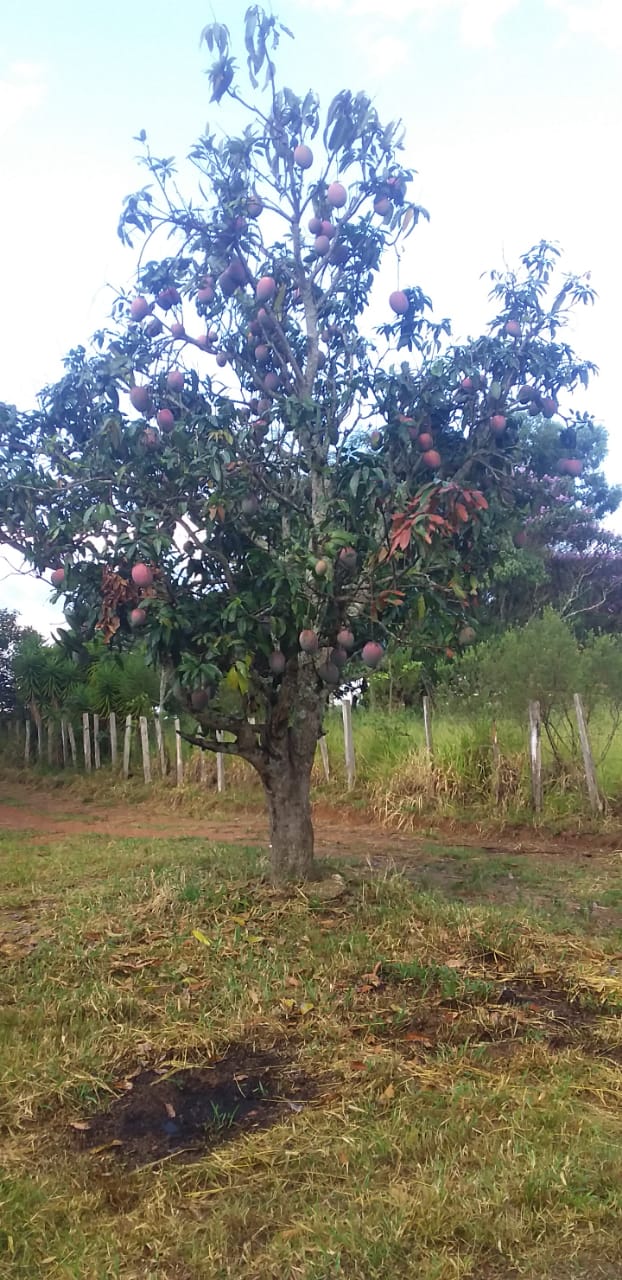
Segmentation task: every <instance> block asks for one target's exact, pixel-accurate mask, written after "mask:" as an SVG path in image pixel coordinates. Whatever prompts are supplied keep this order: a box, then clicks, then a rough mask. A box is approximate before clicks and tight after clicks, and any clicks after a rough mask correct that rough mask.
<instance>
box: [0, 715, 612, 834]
mask: <svg viewBox="0 0 622 1280" xmlns="http://www.w3.org/2000/svg"><path fill="white" fill-rule="evenodd" d="M341 710H342V719H343V738H344V759H345V774H346V783H347V789H348V791H351V790H352V789H353V788H354V786H355V783H356V756H355V745H354V735H353V723H352V702H351V701H350V699H349V698H345V697H344V699H343V701H342V702H341ZM574 711H575V718H576V724H577V730H578V742H579V745H580V749H581V759H582V764H583V773H584V777H585V786H586V791H587V797H588V801H589V805H590V808H591V810H592V812H593V813H594V814H602V813H603V812H604V809H605V800H604V797H603V794H602V792H601V789H600V787H599V784H598V777H597V772H596V766H595V762H594V756H593V753H592V748H591V743H590V737H589V732H588V726H587V720H586V716H585V710H584V707H583V702H582V699H581V697H580V695H579V694H578V693H576V694H575V695H574ZM75 719H76V721H77V720H78V719H79V720H80V721H81V725H82V751H81V753H80V757H81V758H80V764H81V765H82V767H83V768H84V770H85V771H86V773H91V772H92V770H93V767H94V768H95V770H100V769H101V768H102V764H109V765H110V766H111V767H112V769H113V770H115V769H116V768H117V767H118V760H119V733H120V727H119V726H118V725H117V718H116V716H115V714H114V712H111V713H110V716H109V717H108V718H107V732H106V728H103V727H102V719H101V718H100V717H99V716H98V715H97V714H93V716H92V717H91V715H90V713H89V712H87V711H85V712H83V713H82V714H81V715H80V716H78V715H76V717H75ZM91 720H92V728H91ZM150 722H151V724H152V726H153V733H151V730H150ZM103 724H104V725H106V718H104V720H103ZM525 724H526V728H527V730H528V750H527V759H528V764H529V773H530V780H531V799H532V807H533V810H534V813H535V814H536V815H540V814H541V812H542V808H543V801H544V796H543V790H544V784H543V768H542V731H543V726H542V715H541V709H540V704H539V702H537V701H532V702H530V703H529V704H528V707H527V715H526V720H525ZM166 725H168V726H169V728H170V729H172V730H173V732H174V738H175V768H174V771H173V773H172V779H171V780H172V781H173V782H174V783H175V784H176V785H177V786H178V787H183V785H184V780H185V777H186V769H185V764H186V762H185V761H184V756H183V754H182V738H181V722H180V719H179V718H178V717H175V718H172V717H168V716H163V715H162V714H161V712H160V709H159V708H158V709H157V711H156V712H155V714H153V715H152V716H149V717H147V716H138V717H132V716H131V715H128V716H126V718H125V725H124V730H123V744H122V747H123V750H122V765H121V769H122V776H123V778H124V779H127V778H129V777H130V773H131V766H132V749H133V745H134V742H135V741H136V743H138V740H140V764H139V761H138V760H136V759H135V760H134V762H133V763H134V766H135V768H138V767H140V769H141V772H142V775H143V778H144V781H145V784H146V785H150V784H151V783H152V781H153V780H154V778H155V777H156V776H157V777H160V778H166V777H167V776H168V774H169V760H168V755H167V746H166V741H165V736H164V726H166ZM33 726H34V730H33ZM422 726H423V734H424V743H425V746H424V747H423V748H422V749H423V750H424V751H425V756H426V759H427V760H428V762H431V761H432V759H433V705H432V701H431V699H430V698H429V697H427V696H426V697H424V698H423V699H422ZM22 730H23V746H22ZM3 732H6V734H7V735H8V737H9V741H10V743H11V747H12V754H13V755H14V756H15V755H16V756H17V757H18V758H21V759H23V762H24V765H26V766H30V765H32V764H33V763H34V764H41V763H42V762H43V751H44V746H43V736H44V722H43V720H42V718H41V716H40V715H39V714H37V712H36V709H35V711H34V713H33V714H32V715H29V716H27V717H26V718H25V719H24V720H21V721H20V720H17V719H4V720H0V734H2V733H3ZM91 732H92V737H91ZM35 734H36V737H35ZM45 737H46V753H45V754H46V760H47V764H48V767H54V765H58V766H62V767H63V768H65V769H66V768H69V767H70V766H71V767H73V768H74V769H76V768H77V767H78V753H77V750H76V735H75V729H74V724H73V722H72V720H71V719H70V718H69V717H67V716H59V717H56V716H53V715H50V716H49V717H48V716H46V719H45ZM216 737H217V739H218V741H219V742H224V740H225V735H224V733H222V732H221V731H218V732H217V733H216ZM33 740H34V753H33ZM152 743H153V761H152ZM102 748H103V751H102ZM318 756H319V764H320V766H321V769H322V773H323V777H324V780H325V782H326V783H327V784H328V783H330V779H331V770H330V761H329V755H328V744H327V739H326V738H325V737H324V736H323V737H321V738H320V739H319V742H318ZM195 758H196V757H195ZM153 766H155V771H154V767H153ZM197 774H198V777H199V778H200V781H201V783H202V784H204V785H205V784H206V783H207V780H208V765H207V752H204V751H201V750H200V749H199V757H198V764H197V769H196V773H195V777H196V776H197ZM502 775H503V760H502V753H501V748H500V745H499V735H498V731H497V725H496V723H492V724H491V738H490V799H491V801H492V803H493V804H494V806H495V807H498V806H499V804H500V801H501V798H502V796H501V792H502V785H503V782H502ZM216 786H217V790H218V792H219V793H222V792H223V791H224V790H225V753H224V752H220V751H219V752H217V753H216ZM430 794H431V793H430Z"/></svg>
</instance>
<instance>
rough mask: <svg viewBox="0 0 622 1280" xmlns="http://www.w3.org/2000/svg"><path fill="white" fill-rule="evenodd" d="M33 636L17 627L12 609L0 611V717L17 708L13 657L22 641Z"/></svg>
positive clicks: (31, 632) (32, 633)
mask: <svg viewBox="0 0 622 1280" xmlns="http://www.w3.org/2000/svg"><path fill="white" fill-rule="evenodd" d="M35 634H36V633H35V632H33V631H32V630H31V628H29V627H21V626H20V625H19V623H18V621H17V613H16V612H15V611H14V610H13V609H0V715H11V714H12V713H13V712H14V711H16V709H17V707H18V706H19V695H18V689H17V685H16V680H15V656H16V653H17V652H18V650H19V646H20V644H21V643H22V642H23V641H24V639H25V638H26V637H28V636H34V635H35Z"/></svg>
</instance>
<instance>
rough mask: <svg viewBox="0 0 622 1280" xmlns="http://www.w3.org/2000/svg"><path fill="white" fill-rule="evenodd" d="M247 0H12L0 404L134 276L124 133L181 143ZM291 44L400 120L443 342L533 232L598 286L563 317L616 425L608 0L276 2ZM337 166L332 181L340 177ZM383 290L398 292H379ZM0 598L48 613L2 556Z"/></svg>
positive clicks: (471, 320)
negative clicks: (205, 33)
mask: <svg viewBox="0 0 622 1280" xmlns="http://www.w3.org/2000/svg"><path fill="white" fill-rule="evenodd" d="M246 7H247V4H246V0H242V2H240V0H227V3H226V4H225V3H224V2H223V3H222V4H221V5H219V3H218V0H212V3H211V5H210V4H206V3H205V0H185V2H184V4H183V5H177V6H173V5H172V4H171V3H170V0H106V4H95V3H88V2H85V0H20V2H19V3H15V4H12V5H10V6H9V5H6V6H3V14H2V22H1V23H0V173H1V175H2V195H3V198H2V201H0V252H1V254H2V277H1V278H2V294H3V296H2V306H1V307H0V353H1V354H0V375H1V376H0V399H1V400H4V401H9V402H14V403H17V404H18V405H20V406H21V407H24V408H26V407H28V406H29V405H31V404H32V403H33V402H34V398H35V396H36V393H37V390H38V389H39V388H40V387H41V386H42V385H44V384H45V383H46V382H48V381H50V380H51V379H54V378H55V377H57V376H58V374H59V373H60V362H61V359H62V356H63V354H64V353H65V352H66V351H67V350H68V349H69V348H70V347H71V346H73V345H77V344H78V343H80V342H85V341H87V340H88V337H89V336H90V334H91V333H92V332H93V330H94V329H95V328H96V327H97V326H98V325H99V324H100V323H101V322H102V320H104V319H105V317H106V315H107V313H108V309H109V306H110V302H111V299H112V292H111V287H114V286H117V285H119V284H124V283H127V282H128V281H129V279H130V278H131V275H132V267H133V259H132V256H131V254H130V253H129V252H128V251H127V250H124V249H122V247H121V246H120V243H119V241H118V239H117V236H116V225H117V221H118V215H119V211H120V208H121V204H122V200H123V197H124V195H125V194H127V193H128V192H129V191H131V190H134V189H136V188H137V187H138V186H139V185H141V183H142V181H143V173H142V171H141V170H140V169H137V167H136V163H135V156H136V153H137V150H138V148H137V146H136V144H135V143H134V142H133V136H134V135H135V134H137V133H138V131H139V130H140V129H142V128H144V129H146V130H147V132H148V134H149V137H150V140H151V143H152V147H153V150H154V151H155V153H156V154H158V155H178V156H180V157H183V156H184V155H185V154H186V153H187V151H188V150H189V147H190V145H191V144H192V142H193V141H194V139H195V137H196V136H197V135H199V134H200V133H201V132H202V131H203V130H204V128H205V126H206V124H207V122H208V120H209V122H210V124H212V125H215V124H216V123H218V122H222V123H223V124H224V125H225V126H226V109H224V110H223V108H220V109H217V108H215V107H214V106H213V105H211V104H210V103H209V91H208V84H207V80H206V79H205V77H204V75H203V71H204V70H205V68H206V66H207V61H208V60H207V53H206V50H205V49H203V50H201V49H200V47H199V34H200V31H201V28H202V27H203V26H204V24H205V23H206V22H209V21H211V20H212V17H213V16H214V15H215V16H216V18H217V19H218V20H220V21H224V22H226V23H227V24H228V25H229V27H230V29H231V30H232V31H235V30H236V28H237V29H238V30H239V29H240V24H241V20H242V18H243V15H244V12H245V9H246ZM275 11H276V12H277V13H278V14H279V16H280V17H281V19H282V20H283V21H284V22H285V23H286V24H287V25H288V26H290V27H291V28H292V30H293V31H294V33H295V36H296V39H295V41H294V42H291V41H287V42H286V43H285V44H284V45H283V57H282V59H281V75H282V78H283V79H284V80H285V81H286V82H289V83H291V84H292V87H294V88H296V89H298V90H301V91H304V90H305V89H306V88H307V87H313V88H315V89H317V90H318V91H319V93H320V95H321V97H322V100H323V102H324V103H325V104H326V103H327V102H328V100H329V99H330V97H331V96H332V95H333V94H334V93H335V92H336V91H337V90H339V89H341V88H351V89H353V90H358V89H365V90H366V91H367V92H369V93H371V94H372V95H373V96H374V98H375V101H376V105H377V107H378V110H379V112H380V114H381V116H384V117H388V118H395V117H397V116H399V117H401V118H402V120H403V121H404V124H405V126H406V155H405V161H406V163H408V164H410V165H412V166H413V167H414V168H416V169H417V170H418V178H417V182H416V186H415V188H414V192H413V194H414V197H415V198H416V199H418V200H419V201H420V202H421V203H423V204H424V205H425V206H426V207H427V208H428V209H429V210H430V213H431V219H432V220H431V223H430V225H429V226H427V225H424V226H423V227H422V228H421V229H420V230H419V231H417V232H416V233H415V234H414V235H413V236H412V237H411V240H410V241H409V250H408V258H407V260H406V262H405V263H404V266H403V268H402V283H405V284H408V283H417V284H421V285H422V286H423V288H424V289H425V290H426V292H428V293H429V294H430V295H431V296H432V298H433V301H434V306H435V311H436V313H437V314H438V315H449V316H450V317H451V318H452V322H453V329H454V333H455V334H456V336H458V337H461V336H466V335H467V334H468V333H472V332H475V331H476V330H477V328H478V326H480V325H481V324H483V323H484V322H485V319H486V314H487V313H486V285H485V282H483V281H482V279H481V276H482V273H483V272H485V271H486V270H488V269H490V268H491V267H494V266H501V265H503V262H504V261H506V262H513V261H515V260H516V256H517V254H518V253H519V252H521V251H522V250H524V249H526V248H528V247H529V246H530V245H531V244H532V243H534V242H535V241H536V240H538V239H540V238H541V237H547V238H550V239H554V240H557V241H559V242H560V244H561V245H562V247H563V249H564V251H565V255H566V262H567V265H568V268H569V269H570V268H571V269H573V270H577V271H583V270H586V269H589V270H591V272H592V278H593V283H594V285H595V287H596V289H597V291H598V294H599V302H598V304H597V306H596V308H595V309H594V310H590V311H589V312H586V313H584V314H582V316H581V318H580V320H579V321H578V322H577V325H576V330H575V332H574V333H573V341H574V342H575V344H576V345H577V347H578V348H579V350H580V352H581V353H582V354H584V355H586V356H588V357H590V358H591V359H593V360H595V361H596V363H597V364H598V365H599V367H600V370H601V372H600V376H599V378H598V380H597V382H595V383H594V385H593V388H592V390H591V392H590V395H589V397H588V400H587V401H586V405H587V407H589V408H591V409H592V411H593V412H594V413H595V414H596V415H597V416H598V417H599V418H600V420H601V421H602V422H604V424H605V425H606V426H607V427H608V429H609V432H610V458H609V463H608V467H607V470H608V474H609V476H610V478H611V480H617V481H622V436H620V433H619V431H618V424H617V410H618V405H617V377H618V368H617V365H618V362H619V356H618V342H619V334H618V323H619V322H618V314H619V308H620V302H619V300H620V297H621V296H622V267H621V259H620V252H619V247H618V240H619V235H620V232H619V222H620V214H619V194H618V192H619V189H620V172H619V171H620V146H619V133H620V122H621V120H622V85H621V76H620V56H621V54H622V6H621V5H620V3H619V0H284V2H283V3H282V4H281V5H280V6H277V7H276V10H275ZM335 176H337V175H336V174H335ZM392 287H393V286H392ZM0 570H1V571H0V579H1V580H0V605H4V606H8V607H11V608H17V609H19V611H20V613H21V616H22V618H23V620H24V621H27V622H28V623H29V624H31V625H34V626H38V627H39V628H40V629H41V630H47V629H49V626H50V625H51V623H52V622H53V621H54V620H56V621H57V622H58V621H59V620H60V619H61V616H62V615H61V614H60V611H59V610H56V611H53V610H52V609H51V608H50V606H49V588H47V587H46V586H45V585H44V584H41V583H37V582H36V581H34V580H33V579H32V577H30V576H28V577H24V576H21V575H18V574H15V573H13V572H11V571H10V568H9V566H7V565H6V564H5V565H4V569H3V570H2V569H1V564H0Z"/></svg>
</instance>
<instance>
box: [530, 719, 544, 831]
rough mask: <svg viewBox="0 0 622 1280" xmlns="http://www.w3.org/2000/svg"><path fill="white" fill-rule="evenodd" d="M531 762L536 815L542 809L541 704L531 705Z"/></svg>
mask: <svg viewBox="0 0 622 1280" xmlns="http://www.w3.org/2000/svg"><path fill="white" fill-rule="evenodd" d="M529 760H530V764H531V794H532V798H533V807H534V810H535V812H536V813H540V811H541V809H542V725H541V721H540V703H539V702H530V703H529Z"/></svg>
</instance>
